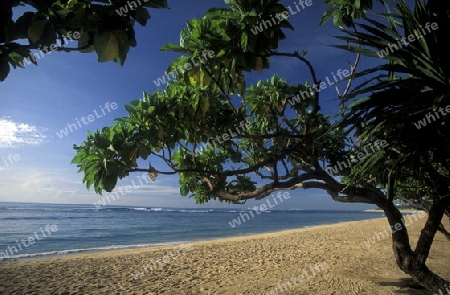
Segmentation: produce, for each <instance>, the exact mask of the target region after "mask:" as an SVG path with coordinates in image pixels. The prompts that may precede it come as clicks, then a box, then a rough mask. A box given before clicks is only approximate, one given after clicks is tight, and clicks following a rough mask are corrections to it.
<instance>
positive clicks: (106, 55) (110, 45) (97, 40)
mask: <svg viewBox="0 0 450 295" xmlns="http://www.w3.org/2000/svg"><path fill="white" fill-rule="evenodd" d="M94 47H95V51H96V52H97V54H98V61H99V62H105V61H109V60H114V59H115V58H117V57H118V56H119V44H118V41H117V38H116V36H115V35H114V34H113V33H109V32H107V33H99V34H96V35H95V37H94Z"/></svg>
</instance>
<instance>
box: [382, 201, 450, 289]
mask: <svg viewBox="0 0 450 295" xmlns="http://www.w3.org/2000/svg"><path fill="white" fill-rule="evenodd" d="M448 202H450V197H446V198H443V199H441V200H440V201H439V202H437V203H436V204H435V205H434V206H433V207H432V208H431V209H430V212H429V215H428V219H427V221H426V224H425V227H424V228H423V229H422V231H421V234H420V237H419V240H418V242H417V247H416V250H415V251H413V250H412V249H411V246H410V243H409V236H408V231H407V229H406V226H405V224H404V220H403V216H402V214H401V213H400V211H399V210H398V209H397V207H395V206H394V204H393V203H392V202H388V204H385V205H383V206H380V207H381V208H382V209H383V211H384V213H385V214H386V217H387V218H388V221H389V225H390V226H391V229H392V247H393V250H394V255H395V260H396V262H397V265H398V266H399V267H400V269H401V270H403V271H404V272H405V273H406V274H408V275H410V276H411V277H412V279H413V280H414V281H415V282H416V283H418V284H420V285H422V286H424V287H425V288H426V289H428V290H430V291H433V292H437V293H438V294H439V291H440V290H442V292H444V291H445V290H446V289H445V288H446V287H448V284H449V282H447V281H446V280H444V279H443V278H441V277H440V276H438V275H436V274H435V273H433V272H432V271H431V270H429V269H428V267H427V266H426V265H425V261H426V259H427V258H428V255H429V252H430V248H431V244H432V243H433V239H434V236H435V234H436V232H437V229H438V227H439V225H440V224H441V220H442V217H443V214H444V211H445V208H446V207H447V206H448V205H446V204H447V203H448ZM396 225H397V226H396ZM399 225H400V226H399ZM397 228H400V229H399V230H396V229H397ZM444 294H445V293H444Z"/></svg>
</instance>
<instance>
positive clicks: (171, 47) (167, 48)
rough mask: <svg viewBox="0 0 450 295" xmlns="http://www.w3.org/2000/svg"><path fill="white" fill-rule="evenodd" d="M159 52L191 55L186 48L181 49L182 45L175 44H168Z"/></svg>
mask: <svg viewBox="0 0 450 295" xmlns="http://www.w3.org/2000/svg"><path fill="white" fill-rule="evenodd" d="M159 50H161V51H174V52H181V53H189V51H188V50H187V49H186V48H184V47H181V46H180V45H177V44H173V43H167V44H165V45H164V46H163V47H161V48H160V49H159Z"/></svg>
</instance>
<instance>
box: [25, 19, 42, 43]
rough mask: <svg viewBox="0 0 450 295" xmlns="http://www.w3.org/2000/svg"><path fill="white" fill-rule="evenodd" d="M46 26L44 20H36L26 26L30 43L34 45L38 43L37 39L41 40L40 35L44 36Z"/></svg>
mask: <svg viewBox="0 0 450 295" xmlns="http://www.w3.org/2000/svg"><path fill="white" fill-rule="evenodd" d="M46 24H47V21H46V20H40V19H36V20H34V21H32V22H31V23H30V24H29V25H28V33H27V35H28V39H29V40H30V43H36V42H37V41H39V39H41V37H42V35H43V34H44V29H45V25H46Z"/></svg>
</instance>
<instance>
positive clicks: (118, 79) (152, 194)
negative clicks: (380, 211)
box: [0, 0, 373, 210]
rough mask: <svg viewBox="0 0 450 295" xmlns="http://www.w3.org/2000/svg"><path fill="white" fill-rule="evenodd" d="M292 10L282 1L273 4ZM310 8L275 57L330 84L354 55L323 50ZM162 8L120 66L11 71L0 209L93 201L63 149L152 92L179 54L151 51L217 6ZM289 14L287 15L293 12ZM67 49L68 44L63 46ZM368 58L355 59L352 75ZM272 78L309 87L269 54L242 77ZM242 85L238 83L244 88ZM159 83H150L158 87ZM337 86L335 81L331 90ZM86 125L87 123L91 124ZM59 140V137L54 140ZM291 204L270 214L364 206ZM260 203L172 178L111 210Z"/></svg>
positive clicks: (48, 62) (217, 0)
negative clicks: (196, 190)
mask: <svg viewBox="0 0 450 295" xmlns="http://www.w3.org/2000/svg"><path fill="white" fill-rule="evenodd" d="M281 3H282V4H284V5H285V6H291V7H292V8H293V10H294V7H295V3H294V1H291V0H287V1H286V0H283V1H281ZM312 3H313V4H312V5H311V6H309V7H305V9H302V10H300V11H298V12H297V13H296V14H293V15H291V17H290V22H291V24H292V25H293V26H294V28H295V30H294V31H289V30H286V31H285V33H286V35H287V39H286V40H283V41H281V43H280V49H279V51H280V52H281V51H282V52H293V51H294V50H300V51H301V50H306V51H307V52H308V53H307V55H306V57H307V58H308V59H309V60H310V61H311V62H312V64H313V65H314V67H315V69H316V71H317V75H318V77H319V79H321V80H322V81H323V80H325V79H326V77H329V78H330V79H331V78H332V73H333V72H334V73H336V71H337V70H338V69H342V70H344V69H349V63H350V62H353V61H354V58H355V56H354V55H351V54H349V53H347V52H345V51H342V50H340V49H336V48H332V47H330V46H329V45H331V44H342V43H340V42H341V41H339V40H337V39H334V38H333V36H335V35H338V34H340V32H339V30H338V29H336V28H335V27H333V26H332V23H331V22H330V23H329V24H326V25H324V26H322V27H319V25H318V23H319V20H320V17H321V15H322V13H323V12H324V11H325V10H326V7H325V6H324V5H323V1H322V0H321V1H319V0H312ZM169 5H170V9H164V10H162V9H150V14H151V16H152V18H151V19H150V20H149V22H148V23H147V26H146V27H141V26H140V25H139V24H136V27H135V28H136V39H137V41H138V46H137V47H135V48H131V49H130V52H129V53H128V56H127V60H126V62H125V65H124V66H123V67H121V66H120V65H119V64H117V63H114V62H106V63H99V62H97V55H96V54H95V53H94V52H93V53H89V54H83V53H78V52H71V53H66V52H52V53H50V54H47V55H45V56H44V57H42V58H41V59H40V60H38V66H34V65H27V66H26V67H25V69H20V68H19V69H12V70H11V72H10V74H9V76H8V77H7V79H6V80H5V81H4V82H0V184H1V187H2V190H1V192H0V202H37V203H64V204H93V203H95V202H96V201H98V200H99V199H101V196H99V195H97V194H96V193H95V192H94V190H93V189H92V188H91V189H90V190H87V189H86V187H85V185H84V184H83V183H82V178H83V175H82V174H81V173H77V170H78V168H77V167H76V166H75V165H71V164H70V161H71V159H72V158H73V156H74V155H75V151H74V150H73V148H72V146H73V144H80V143H81V142H82V141H83V140H85V138H86V135H87V130H91V131H94V130H96V129H100V128H102V127H105V126H109V125H111V124H112V123H113V122H114V118H118V117H123V116H126V114H127V113H126V111H125V109H124V107H123V106H124V105H125V104H128V103H129V102H130V101H131V100H134V99H140V98H141V97H142V92H143V91H146V92H149V93H152V92H154V91H155V90H156V89H157V87H156V85H155V84H154V83H153V81H154V80H156V79H157V78H158V77H161V76H162V75H163V74H164V72H165V71H166V69H167V67H168V66H169V64H170V63H171V61H172V60H173V59H174V58H176V57H178V56H179V54H176V53H170V52H162V51H159V48H160V47H162V46H163V45H164V44H166V43H168V42H172V43H175V44H178V43H179V33H180V30H181V29H182V28H184V27H185V26H186V21H187V20H190V19H192V18H199V17H202V16H203V15H204V13H205V12H206V11H207V10H208V9H209V8H211V7H221V6H224V2H223V1H222V0H210V1H201V0H192V1H177V0H172V1H170V0H169ZM295 11H296V10H295ZM68 46H70V47H75V46H76V42H73V43H69V45H68ZM370 63H371V61H370V60H366V59H364V58H363V59H362V61H361V63H360V68H361V69H362V68H366V67H367V66H368V65H370ZM273 73H277V74H278V75H279V76H281V77H283V78H286V79H287V81H288V82H291V83H295V84H297V83H304V82H306V81H309V82H310V84H313V83H312V82H311V79H310V76H309V75H308V70H307V68H306V67H305V66H304V65H303V64H301V63H294V62H293V61H292V59H290V58H285V57H274V58H272V59H271V68H270V69H269V70H265V71H263V72H262V73H258V72H256V71H254V72H252V73H251V74H250V75H248V74H246V75H247V76H250V77H249V81H250V82H254V81H257V80H259V79H267V78H269V77H270V76H271V75H272V74H273ZM249 84H250V83H248V86H249ZM163 87H164V86H162V85H161V86H160V88H163ZM339 87H340V88H341V90H342V89H344V88H345V84H344V83H342V84H339ZM321 97H322V110H323V111H324V112H325V113H328V114H331V115H335V114H336V113H337V112H338V101H337V95H336V91H335V90H334V89H332V87H329V88H327V89H325V90H323V91H321ZM88 115H93V117H91V121H92V122H88V123H89V124H87V125H86V126H84V124H82V127H81V128H78V130H75V128H73V127H72V131H70V130H69V132H68V134H67V135H63V134H61V133H60V130H61V129H64V128H66V127H67V126H68V124H76V123H77V120H78V121H79V120H80V118H81V117H82V116H84V117H87V116H88ZM92 118H94V119H93V120H92ZM58 134H59V135H58ZM138 176H139V175H131V176H130V177H129V178H128V179H124V180H120V181H119V183H118V187H117V188H116V189H120V188H124V187H125V186H126V185H129V184H130V183H131V181H133V180H134V182H135V183H139V182H138ZM289 192H290V194H291V198H289V199H288V200H286V201H285V202H284V203H283V204H281V205H280V206H279V208H277V209H286V208H290V209H310V210H312V209H323V210H329V209H344V210H360V209H372V208H373V206H371V205H365V204H343V203H337V202H334V201H332V200H331V198H330V197H329V196H328V195H327V194H326V193H325V192H324V191H321V190H299V189H297V190H294V191H289ZM261 202H263V200H260V201H248V202H247V203H246V204H245V205H231V204H224V203H219V202H218V201H210V202H208V203H207V204H204V205H196V204H195V200H194V199H191V198H187V197H181V195H180V193H179V186H178V179H177V177H176V176H159V177H158V178H157V179H156V181H155V182H150V183H144V185H139V187H138V188H135V189H133V190H132V191H130V192H129V193H127V194H126V195H124V196H122V197H121V198H120V199H117V200H115V201H114V202H112V203H111V205H130V206H147V207H184V208H193V207H202V208H205V207H216V208H223V207H239V206H246V207H247V206H248V207H250V206H253V205H255V204H259V203H261Z"/></svg>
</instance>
